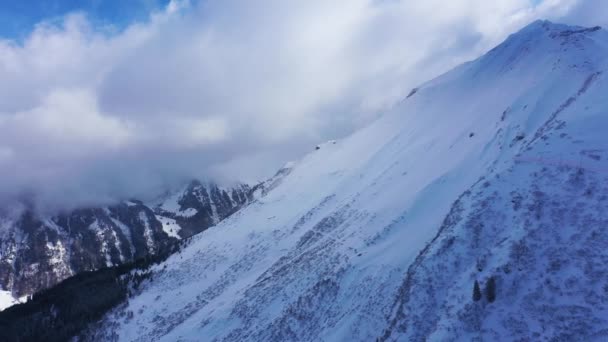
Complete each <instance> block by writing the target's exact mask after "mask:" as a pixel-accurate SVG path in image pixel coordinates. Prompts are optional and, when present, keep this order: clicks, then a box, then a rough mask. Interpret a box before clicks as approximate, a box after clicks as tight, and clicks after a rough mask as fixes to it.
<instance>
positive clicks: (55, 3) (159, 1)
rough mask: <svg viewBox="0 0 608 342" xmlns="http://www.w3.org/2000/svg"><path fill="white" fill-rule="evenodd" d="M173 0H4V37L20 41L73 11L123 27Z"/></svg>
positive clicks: (0, 11) (0, 8)
mask: <svg viewBox="0 0 608 342" xmlns="http://www.w3.org/2000/svg"><path fill="white" fill-rule="evenodd" d="M168 2H169V0H0V36H1V37H2V38H8V39H16V40H20V39H22V38H24V37H26V36H27V35H28V33H29V32H31V31H32V29H33V28H34V26H35V25H36V24H37V23H39V22H41V21H49V20H50V21H53V20H61V18H62V17H63V16H64V15H66V14H68V13H71V12H85V13H86V14H87V16H88V18H89V20H90V21H92V22H94V23H96V24H101V25H105V24H110V25H114V26H117V27H119V28H121V27H124V26H126V25H128V24H129V23H131V22H134V21H142V20H146V19H147V17H148V14H149V13H150V12H151V11H154V10H158V9H161V8H162V7H164V6H166V4H167V3H168Z"/></svg>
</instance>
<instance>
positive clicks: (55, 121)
mask: <svg viewBox="0 0 608 342" xmlns="http://www.w3.org/2000/svg"><path fill="white" fill-rule="evenodd" d="M599 7H608V5H607V4H606V3H605V2H602V1H599V0H596V1H593V0H591V1H583V0H581V1H577V0H544V1H538V0H536V1H532V0H496V1H485V0H454V1H443V0H429V1H406V0H401V1H400V0H335V1H325V0H309V1H280V0H260V1H255V2H253V1H245V0H225V1H217V0H208V1H200V2H192V3H188V2H181V1H173V2H171V3H170V4H169V5H168V6H167V7H166V8H165V9H164V10H163V11H161V12H155V13H151V14H150V17H149V19H148V20H147V21H145V22H140V23H133V24H132V25H129V26H127V27H126V28H124V29H120V30H118V29H116V28H114V27H111V26H95V25H93V24H91V22H90V21H89V20H88V19H87V16H86V13H71V14H68V15H66V16H65V17H64V18H63V19H62V20H60V21H57V20H54V21H53V22H41V23H39V24H38V25H37V26H36V27H35V29H34V30H33V31H32V32H31V34H29V36H27V38H26V39H24V40H23V41H19V42H15V41H11V40H2V41H0V79H1V80H2V81H1V82H0V94H2V96H0V204H2V205H8V204H7V203H13V202H15V201H29V202H32V203H34V204H35V205H36V206H37V207H39V208H43V209H52V210H56V209H64V208H72V207H75V206H87V205H97V204H104V203H110V202H112V201H115V200H117V199H122V198H129V197H142V198H145V197H149V196H151V195H154V194H157V193H159V192H160V191H162V190H164V189H166V188H168V187H171V186H174V185H175V184H178V183H180V182H183V181H185V180H187V179H190V178H206V179H212V180H217V181H222V182H229V181H234V180H244V181H254V180H258V179H261V178H263V177H265V176H268V175H269V174H270V173H272V172H273V171H274V170H276V169H277V168H278V167H279V166H280V165H281V164H283V163H284V162H285V161H287V160H290V159H294V158H297V157H298V156H300V155H301V154H302V153H304V152H306V151H308V150H310V149H311V147H312V146H314V144H316V143H318V142H320V141H323V140H327V139H332V138H339V137H342V136H344V135H347V134H349V133H351V132H352V131H353V130H355V129H357V128H359V127H361V126H362V125H365V124H366V123H368V122H369V121H370V120H373V119H374V118H375V117H377V115H378V114H379V113H381V112H382V111H383V110H385V109H386V108H388V107H390V106H391V105H392V104H393V103H395V102H396V101H398V100H399V99H401V98H403V97H404V95H406V94H407V92H408V91H409V89H411V88H412V87H414V86H416V85H417V84H419V83H421V82H422V81H425V80H427V79H429V78H432V77H434V76H436V75H438V74H439V73H441V72H444V71H446V70H448V69H449V68H451V67H453V66H455V65H456V64H458V63H461V62H464V61H466V60H469V59H472V58H475V57H476V56H478V55H480V54H481V53H482V52H484V51H486V50H488V49H489V48H491V47H493V46H494V45H496V44H498V43H499V42H500V41H501V40H502V39H504V38H505V37H506V35H508V34H509V33H512V32H513V31H516V30H517V29H519V28H521V27H522V26H524V25H525V24H527V23H529V22H530V21H532V20H535V19H538V18H548V19H553V20H559V21H566V22H569V23H574V24H582V25H588V26H589V25H595V24H604V23H607V20H606V19H607V18H606V15H605V14H604V13H608V11H607V10H608V8H606V9H605V10H598V8H599Z"/></svg>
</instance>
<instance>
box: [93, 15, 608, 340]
mask: <svg viewBox="0 0 608 342" xmlns="http://www.w3.org/2000/svg"><path fill="white" fill-rule="evenodd" d="M607 56H608V33H607V32H606V31H604V30H599V29H595V28H594V29H583V28H578V27H568V26H563V25H557V24H552V23H549V22H535V23H533V24H531V25H530V26H528V27H526V28H525V29H523V30H522V31H521V32H519V33H517V34H515V35H513V36H511V37H509V38H508V39H507V40H506V41H505V42H504V43H503V44H501V45H500V46H498V47H497V48H495V49H494V50H492V51H490V52H489V53H488V54H486V55H484V56H482V57H481V58H479V59H478V60H476V61H473V62H470V63H467V64H465V65H462V66H460V67H458V68H456V69H455V70H453V71H451V72H449V73H447V74H445V75H443V76H441V77H439V78H437V79H435V80H433V81H431V82H428V83H427V84H424V85H422V86H421V87H419V88H418V89H417V91H416V92H414V93H413V94H412V95H411V96H409V97H408V98H407V99H404V100H403V101H402V102H401V103H399V104H398V105H396V106H395V107H394V108H393V109H392V110H391V111H390V112H388V113H386V114H385V115H384V116H383V117H382V118H380V119H379V120H377V121H376V122H374V123H373V124H371V125H370V126H369V127H367V128H365V129H363V130H361V131H359V132H357V133H355V134H353V135H352V136H350V137H348V138H346V139H344V140H342V141H337V142H333V141H332V142H328V143H326V144H322V145H319V148H318V149H316V150H314V151H313V152H311V153H310V154H309V155H307V156H305V157H304V158H302V159H301V160H299V161H298V162H296V163H295V164H294V165H292V167H291V168H290V172H288V173H286V174H285V176H284V177H282V179H281V181H280V182H279V183H278V184H276V186H275V187H274V188H273V189H272V190H270V191H268V192H267V193H266V194H265V195H264V196H262V197H260V198H259V199H258V200H257V201H255V202H254V203H252V204H251V205H249V206H247V207H245V208H244V209H242V210H240V211H239V212H237V213H236V214H234V215H232V216H230V217H229V218H228V219H226V220H224V221H222V222H220V223H219V224H218V225H217V226H215V227H213V228H211V229H209V230H207V231H205V232H203V233H202V234H199V235H198V236H196V237H194V239H193V241H192V242H191V244H190V245H189V246H188V247H187V248H186V249H184V250H183V251H182V252H180V253H179V254H177V255H174V256H172V257H170V258H169V259H168V260H167V261H166V262H165V263H163V264H161V265H159V266H158V267H157V268H156V271H155V275H154V277H153V279H152V280H151V281H150V282H149V283H147V284H146V285H145V286H144V289H143V290H142V291H141V292H140V293H139V294H137V295H136V296H134V297H132V298H130V299H129V301H128V303H125V304H124V305H123V306H121V307H120V308H118V309H116V310H114V311H113V312H112V313H111V314H109V315H108V316H107V317H106V318H105V319H104V321H103V322H102V323H101V324H100V325H99V326H98V327H97V328H96V329H95V330H94V331H92V332H91V333H90V334H91V335H90V336H89V337H91V338H92V339H98V340H121V341H150V340H152V341H157V340H160V341H200V340H205V341H214V340H218V341H243V340H252V341H342V340H344V341H369V340H375V339H377V338H379V339H381V340H424V339H429V340H439V341H441V340H465V341H469V340H471V339H478V338H479V339H481V340H492V339H497V338H499V337H502V338H506V337H507V336H509V337H510V338H508V339H509V340H511V339H516V338H522V339H534V340H541V339H544V338H546V339H560V338H562V339H567V337H568V336H567V335H564V334H565V333H566V332H568V331H576V333H577V334H578V335H577V336H578V337H580V338H581V339H583V340H592V339H594V338H597V339H601V338H602V337H603V338H606V337H607V336H608V332H607V331H606V330H602V329H603V327H606V326H608V322H607V321H608V311H607V309H606V305H607V299H606V292H608V283H606V275H608V266H607V265H608V263H607V262H608V252H605V251H604V250H603V249H602V248H601V246H602V245H604V246H605V242H606V241H608V232H605V228H606V225H607V224H608V211H607V210H605V209H606V208H605V207H606V206H607V205H608V204H607V202H606V201H607V200H608V188H607V186H606V184H608V182H606V178H607V177H608V173H607V172H608V162H607V160H608V159H607V158H608V153H607V151H608V146H607V144H608V139H607V138H606V137H605V136H604V129H603V128H606V127H608V96H606V94H607V93H608V83H607V79H606V71H607V67H608V57H607ZM566 258H568V259H569V260H564V259H566ZM490 276H494V277H495V278H497V284H498V285H497V300H496V302H494V303H488V302H487V301H486V300H485V299H484V300H482V301H480V302H473V301H472V299H471V293H472V288H473V287H472V286H473V281H474V280H475V279H479V280H480V282H481V283H482V284H483V283H485V281H486V280H487V279H488V278H489V277H490ZM556 287H557V288H558V289H557V290H556Z"/></svg>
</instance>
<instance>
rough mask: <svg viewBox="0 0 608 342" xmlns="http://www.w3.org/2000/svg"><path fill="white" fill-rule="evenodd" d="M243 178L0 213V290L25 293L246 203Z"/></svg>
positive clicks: (126, 256) (181, 234)
mask: <svg viewBox="0 0 608 342" xmlns="http://www.w3.org/2000/svg"><path fill="white" fill-rule="evenodd" d="M252 199H253V189H252V188H250V187H249V186H247V185H238V186H236V187H234V188H220V187H218V186H217V185H214V184H202V183H200V182H198V181H194V182H192V183H191V184H189V185H188V186H187V187H185V189H184V190H182V191H178V192H176V193H174V194H172V195H170V196H167V197H166V198H165V199H163V200H161V201H160V202H159V203H158V204H157V205H146V204H144V203H142V202H140V201H135V200H133V201H126V202H123V203H120V204H117V205H114V206H110V207H103V208H87V209H78V210H74V211H71V212H68V213H61V214H58V215H54V216H40V215H36V214H34V213H32V212H31V211H26V212H24V213H23V214H21V215H20V216H18V217H16V218H10V217H0V289H2V290H5V291H11V292H12V293H13V296H14V297H17V298H18V297H22V296H24V295H30V294H33V293H35V292H36V291H39V290H41V289H44V288H48V287H50V286H52V285H54V284H56V283H58V282H59V281H61V280H63V279H65V278H67V277H69V276H71V275H74V274H76V273H79V272H82V271H88V270H94V269H99V268H102V267H107V266H113V265H119V264H122V263H125V262H129V261H133V260H135V259H138V258H141V257H145V256H146V255H149V254H154V253H156V251H158V249H159V248H161V247H162V246H163V245H165V244H168V243H171V242H175V241H177V240H178V239H181V238H186V237H189V236H192V235H194V234H197V233H199V232H201V231H203V230H205V229H207V228H209V227H210V226H213V225H215V224H217V223H218V222H219V221H221V220H222V219H224V218H226V217H228V216H229V215H231V214H233V213H234V212H235V211H237V210H238V209H240V208H241V207H243V206H244V205H246V204H248V203H249V202H251V201H252Z"/></svg>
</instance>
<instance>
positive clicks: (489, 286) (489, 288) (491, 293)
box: [485, 277, 496, 303]
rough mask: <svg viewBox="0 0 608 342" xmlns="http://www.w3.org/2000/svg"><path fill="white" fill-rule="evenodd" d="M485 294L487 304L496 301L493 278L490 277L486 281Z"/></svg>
mask: <svg viewBox="0 0 608 342" xmlns="http://www.w3.org/2000/svg"><path fill="white" fill-rule="evenodd" d="M485 293H486V298H487V299H488V302H490V303H492V302H494V300H496V280H495V279H494V277H490V279H488V282H487V283H486V289H485Z"/></svg>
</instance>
